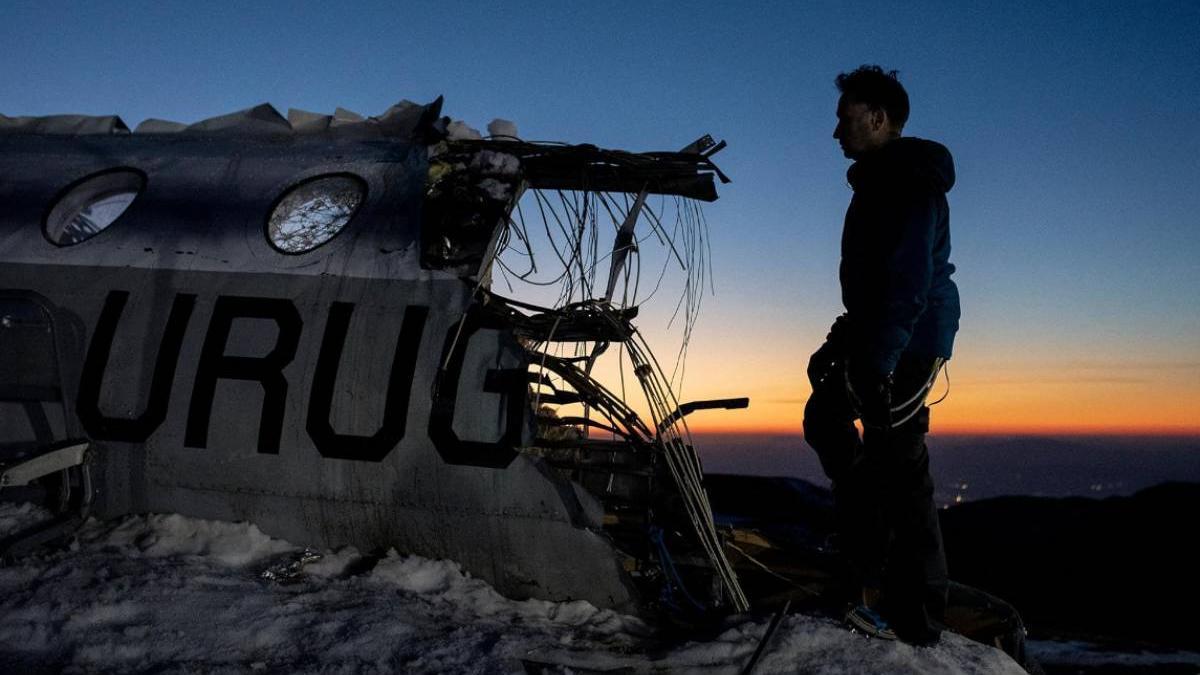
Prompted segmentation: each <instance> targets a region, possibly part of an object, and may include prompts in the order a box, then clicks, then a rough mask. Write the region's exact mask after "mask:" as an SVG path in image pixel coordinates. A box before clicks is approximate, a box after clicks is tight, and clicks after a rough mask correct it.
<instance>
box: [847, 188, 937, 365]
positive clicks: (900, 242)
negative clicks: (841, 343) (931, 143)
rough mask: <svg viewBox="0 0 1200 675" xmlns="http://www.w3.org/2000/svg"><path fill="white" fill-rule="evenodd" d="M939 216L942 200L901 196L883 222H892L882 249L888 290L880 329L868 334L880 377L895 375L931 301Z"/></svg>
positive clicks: (883, 277)
mask: <svg viewBox="0 0 1200 675" xmlns="http://www.w3.org/2000/svg"><path fill="white" fill-rule="evenodd" d="M938 210H939V199H938V195H936V194H935V193H932V192H927V191H915V192H913V191H903V192H902V193H900V194H894V195H892V198H891V199H889V200H888V204H887V209H886V211H885V212H884V214H885V217H886V218H887V219H888V220H889V221H890V222H889V223H888V224H887V227H886V228H885V230H884V231H885V232H887V233H888V234H890V235H891V236H889V237H887V238H886V239H885V241H884V242H882V243H883V246H884V251H883V261H884V264H885V265H886V270H883V274H881V275H880V277H879V278H880V279H881V280H882V281H883V282H884V284H885V286H884V288H882V289H879V290H880V293H881V294H882V297H881V298H880V299H881V301H882V302H881V306H880V309H881V310H882V311H881V312H880V313H879V314H878V315H877V317H876V319H877V321H878V322H879V324H878V325H875V326H870V327H869V328H868V330H867V336H868V338H867V343H866V345H865V346H866V348H867V354H866V355H865V356H866V357H867V361H868V363H869V364H870V365H871V366H872V367H873V368H874V370H875V372H876V374H877V375H884V374H886V373H891V372H892V371H894V370H895V369H896V364H897V363H898V362H899V361H900V353H901V352H903V351H904V348H905V347H907V346H908V342H909V340H910V339H911V338H912V334H913V329H914V327H915V326H916V324H917V320H918V319H919V318H920V317H921V313H922V312H924V311H925V305H926V302H927V300H928V297H929V288H930V285H931V284H932V281H933V245H934V230H935V227H936V225H937V219H938Z"/></svg>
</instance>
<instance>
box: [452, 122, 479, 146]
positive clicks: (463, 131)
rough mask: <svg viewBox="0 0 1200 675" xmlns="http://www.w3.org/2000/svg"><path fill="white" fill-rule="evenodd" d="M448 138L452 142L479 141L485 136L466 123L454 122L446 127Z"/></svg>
mask: <svg viewBox="0 0 1200 675" xmlns="http://www.w3.org/2000/svg"><path fill="white" fill-rule="evenodd" d="M446 137H447V138H449V139H450V140H452V141H478V140H480V139H482V138H483V135H482V134H480V133H479V131H478V130H477V129H474V128H472V127H471V125H469V124H467V123H466V122H463V121H462V120H453V121H451V122H450V123H449V124H447V125H446Z"/></svg>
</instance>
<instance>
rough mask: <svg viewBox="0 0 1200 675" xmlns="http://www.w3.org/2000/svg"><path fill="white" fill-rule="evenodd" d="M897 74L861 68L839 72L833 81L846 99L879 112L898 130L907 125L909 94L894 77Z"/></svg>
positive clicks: (877, 69)
mask: <svg viewBox="0 0 1200 675" xmlns="http://www.w3.org/2000/svg"><path fill="white" fill-rule="evenodd" d="M897 75H899V71H895V70H886V71H885V70H884V69H883V68H880V67H879V66H870V65H864V66H859V67H857V68H855V69H854V70H852V71H850V72H849V73H842V74H841V75H838V76H837V79H835V80H834V81H833V82H834V84H836V85H837V88H838V91H840V92H842V95H844V96H845V97H846V99H847V100H849V101H851V102H854V103H865V104H866V105H867V107H868V108H872V109H882V110H883V111H884V112H886V113H887V116H888V119H889V120H891V122H892V124H893V125H895V127H896V128H897V129H899V128H901V127H903V126H904V124H905V123H906V122H908V92H906V91H904V86H903V85H901V84H900V80H899V79H898V78H897V77H896V76H897Z"/></svg>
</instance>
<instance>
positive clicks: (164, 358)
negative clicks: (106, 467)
mask: <svg viewBox="0 0 1200 675" xmlns="http://www.w3.org/2000/svg"><path fill="white" fill-rule="evenodd" d="M128 301H129V292H128V291H110V292H109V293H108V297H106V298H105V299H104V308H103V309H102V310H101V311H100V318H99V320H97V321H96V330H95V332H94V333H93V334H92V341H91V343H90V344H89V345H88V351H87V357H86V358H85V359H84V363H83V373H82V374H81V377H80V380H79V395H78V397H77V398H76V400H75V410H76V412H77V413H78V414H79V421H80V423H82V424H83V428H84V430H86V431H87V433H88V436H89V437H91V438H94V439H97V440H107V441H125V442H128V443H141V442H144V441H145V440H146V439H148V438H150V435H151V434H153V433H154V431H155V430H156V429H158V427H159V425H161V424H162V423H163V420H165V419H166V418H167V405H168V403H169V402H170V400H171V385H172V384H173V383H174V381H175V367H176V365H177V364H178V362H179V350H180V347H181V346H182V345H183V336H184V333H185V332H186V331H187V326H188V320H189V319H190V318H191V316H192V309H194V307H195V305H196V296H195V295H190V294H184V293H181V294H178V295H176V296H175V301H174V302H173V303H171V314H170V315H169V316H168V317H167V325H166V328H165V329H163V336H162V341H161V342H159V345H158V356H157V357H155V361H154V375H153V377H152V379H151V381H150V393H149V396H148V397H147V400H146V409H145V410H144V411H142V414H141V415H138V416H137V417H135V418H133V419H125V418H120V417H108V416H106V415H105V414H104V413H102V412H100V389H101V385H102V384H103V382H104V373H105V371H106V370H107V369H108V360H109V355H110V354H111V353H112V345H113V339H114V338H115V337H116V333H117V323H118V322H119V321H120V319H121V313H122V311H123V310H124V309H125V303H126V302H128Z"/></svg>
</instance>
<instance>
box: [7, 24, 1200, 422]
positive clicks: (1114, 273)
mask: <svg viewBox="0 0 1200 675" xmlns="http://www.w3.org/2000/svg"><path fill="white" fill-rule="evenodd" d="M14 4H15V6H11V5H10V6H9V7H7V8H6V10H5V19H4V21H3V22H2V23H0V63H2V64H3V65H4V70H5V75H4V77H3V78H0V113H4V114H7V115H41V114H51V113H67V112H71V113H89V114H110V113H116V114H119V115H121V116H122V117H123V118H124V119H125V120H126V122H127V123H129V124H130V126H133V125H134V124H136V123H137V122H138V121H140V120H142V119H144V118H146V117H160V118H166V119H175V120H179V121H195V120H198V119H202V118H204V117H208V116H213V115H217V114H222V113H226V112H230V111H233V110H237V109H241V108H246V107H249V106H251V105H254V104H256V103H259V102H263V101H268V102H271V103H273V104H274V105H275V106H276V107H277V108H279V109H280V110H281V111H286V109H287V108H288V107H296V108H304V109H309V110H316V111H326V112H330V111H332V110H333V108H334V107H335V106H339V105H340V106H343V107H346V108H350V109H353V110H357V111H359V112H362V113H365V114H377V113H379V112H382V111H383V110H384V109H385V108H387V106H389V105H391V104H392V103H394V102H396V101H398V100H399V99H401V98H409V99H412V100H416V101H422V102H423V101H429V100H432V99H433V98H435V97H436V96H438V95H444V96H445V97H446V107H445V111H446V112H447V114H450V115H451V116H454V117H456V118H461V119H464V120H466V121H467V122H469V123H471V124H473V125H475V126H478V127H482V126H483V125H485V124H486V123H487V122H488V121H489V120H491V119H492V118H493V117H504V118H507V119H511V120H514V121H516V122H517V124H518V126H519V129H520V131H521V134H522V136H524V137H526V138H528V139H535V140H562V141H570V142H591V143H595V144H598V145H602V146H607V147H618V148H624V149H630V150H657V149H675V148H678V147H681V146H683V145H684V144H686V143H688V142H690V141H691V140H693V139H694V138H695V137H697V136H699V135H700V134H702V133H706V132H707V133H712V134H713V135H714V136H716V137H718V138H724V139H726V140H727V141H728V142H729V148H728V149H727V150H725V151H724V152H722V153H721V154H720V155H718V156H717V157H716V159H717V160H718V163H719V164H720V165H721V167H722V168H723V169H724V170H725V171H726V173H728V174H729V175H730V176H731V177H732V178H733V179H734V182H733V183H732V184H730V185H727V186H722V187H721V199H720V201H719V202H717V203H716V204H714V205H712V206H711V207H709V208H708V211H707V214H708V219H709V222H710V224H711V226H712V245H713V253H714V267H715V273H716V280H715V286H716V291H717V292H716V295H715V296H713V297H710V298H708V299H706V301H705V302H706V305H705V308H704V312H705V314H704V315H703V316H702V319H701V323H700V325H699V327H698V328H697V335H696V338H695V341H694V342H693V345H692V358H693V360H694V361H695V362H696V363H697V365H696V366H694V367H693V371H694V372H696V373H698V378H699V379H698V380H697V385H696V387H697V395H700V394H708V393H712V394H713V395H723V393H722V392H717V391H716V390H715V387H716V385H715V384H711V383H709V381H710V380H715V379H716V376H715V375H712V373H716V372H718V371H719V370H721V369H722V368H725V369H728V367H729V366H728V364H729V363H731V362H744V363H746V364H747V366H746V367H747V368H749V369H762V368H765V367H768V366H770V364H783V365H776V366H773V367H772V375H773V376H774V378H775V380H774V382H775V384H771V383H770V382H768V381H767V379H766V378H764V377H758V380H760V381H761V382H762V384H755V385H753V387H752V388H753V389H754V390H755V392H757V393H758V395H759V396H760V397H761V398H763V399H764V400H766V399H770V398H772V397H774V398H775V399H778V400H780V401H783V400H787V401H793V403H789V404H787V405H789V406H791V407H783V408H779V409H778V411H777V414H779V415H793V414H794V415H798V409H797V408H796V407H795V403H794V401H795V400H801V399H802V398H803V397H804V396H805V395H806V392H807V384H806V383H804V382H803V376H802V373H803V362H804V361H805V359H806V358H807V354H808V352H809V351H811V350H812V349H813V348H815V346H816V345H817V344H818V343H819V341H820V339H821V337H822V336H823V335H824V332H825V330H826V328H827V327H828V324H829V322H830V321H831V320H832V318H833V316H834V315H836V314H837V313H838V312H839V311H840V300H839V296H838V290H837V255H838V241H839V237H840V228H841V220H842V216H843V213H844V209H845V204H846V202H847V200H848V198H849V191H848V189H847V187H846V185H845V178H844V174H845V169H846V166H847V161H846V160H845V159H844V158H843V157H842V156H841V153H840V152H839V151H838V148H837V145H836V143H835V142H834V141H833V140H832V139H831V138H830V134H831V133H832V130H833V124H834V108H835V105H836V96H837V93H836V90H835V88H834V86H833V78H834V76H835V75H836V74H837V73H838V72H841V71H844V70H849V69H851V68H853V67H855V66H857V65H859V64H862V63H880V64H883V65H885V66H886V67H889V68H897V69H899V70H900V71H901V80H902V82H903V83H904V84H905V86H906V87H907V88H908V91H909V94H910V97H911V99H912V102H913V113H912V117H911V120H910V123H909V126H908V128H907V129H906V130H905V133H906V134H910V135H916V136H923V137H928V138H933V139H936V140H939V141H941V142H943V143H944V144H946V145H947V146H948V147H949V148H950V150H951V151H952V152H953V153H954V156H955V159H956V162H957V168H958V185H957V186H956V187H955V189H954V191H953V192H951V194H950V202H951V209H952V223H953V225H952V229H953V237H954V246H955V248H954V255H953V258H952V259H953V261H954V262H955V263H956V264H957V265H958V267H959V273H958V274H957V275H956V278H957V280H958V282H959V284H960V287H961V288H962V291H963V305H964V320H963V330H962V333H960V337H959V346H958V353H957V355H956V359H955V365H956V366H959V367H960V370H961V371H963V372H964V373H965V375H964V377H965V381H966V385H965V386H966V387H967V389H968V390H969V389H970V386H971V383H972V382H974V383H976V384H978V385H979V386H985V385H986V384H987V382H988V381H989V378H993V377H1001V378H1003V377H1011V378H1016V379H1025V380H1031V379H1036V378H1037V377H1040V376H1041V377H1047V378H1051V379H1053V378H1060V379H1061V378H1068V379H1069V378H1072V377H1076V378H1078V380H1079V381H1080V382H1086V381H1087V380H1088V379H1089V378H1091V379H1103V378H1104V377H1106V376H1107V375H1108V374H1110V372H1109V371H1112V370H1114V369H1116V370H1121V371H1122V372H1129V371H1131V370H1133V371H1137V372H1136V374H1135V378H1136V379H1139V380H1141V381H1142V382H1143V383H1144V384H1145V385H1146V386H1145V388H1144V389H1138V390H1114V391H1112V392H1109V393H1107V394H1105V400H1110V399H1111V400H1116V399H1119V398H1121V397H1122V396H1136V397H1138V398H1139V399H1144V398H1146V397H1147V396H1154V395H1156V392H1159V393H1161V392H1169V395H1170V396H1173V397H1174V398H1175V399H1179V398H1180V397H1182V398H1183V401H1182V405H1181V407H1180V406H1176V407H1175V408H1174V409H1173V410H1174V412H1171V413H1169V415H1168V418H1164V419H1163V420H1162V422H1163V424H1168V425H1175V426H1180V425H1183V426H1185V427H1186V426H1187V425H1188V424H1189V422H1188V419H1187V418H1188V417H1189V416H1191V415H1192V413H1195V417H1194V418H1193V421H1192V422H1190V424H1191V426H1192V427H1193V428H1195V429H1197V430H1200V385H1195V384H1192V385H1188V384H1186V382H1196V381H1200V378H1197V377H1196V376H1197V375H1200V169H1198V168H1197V167H1200V159H1198V158H1200V123H1198V122H1197V119H1198V117H1200V48H1197V45H1200V4H1197V3H1194V2H1177V3H1166V2H1127V3H1111V2H1066V3H954V2H930V3H900V2H897V3H887V2H878V3H877V2H872V3H855V4H849V3H846V4H843V3H815V2H813V3H809V2H796V3H790V2H789V3H782V2H781V3H737V2H709V3H665V2H659V3H631V2H629V3H626V2H598V3H576V2H545V3H503V4H501V3H496V4H475V3H454V2H437V3H394V4H393V3H361V4H356V5H354V6H353V9H350V8H343V7H340V6H334V4H333V3H316V2H313V3H303V2H299V3H286V4H285V3H253V4H252V3H172V2H162V3H126V2H122V3H115V2H98V3H91V4H87V5H85V4H83V3H74V4H66V3H53V2H43V3H20V4H16V3H14ZM668 304H670V303H668ZM665 314H669V307H668V308H667V311H666V312H665ZM656 316H657V315H654V314H650V315H649V316H648V317H647V318H646V321H648V322H651V323H652V322H654V321H656V320H659V319H661V320H662V322H665V318H663V317H658V318H656ZM750 344H754V345H758V348H757V349H756V353H755V354H752V355H749V356H747V355H745V354H743V353H742V351H741V350H744V349H745V347H746V345H750ZM738 359H742V361H738ZM704 373H710V375H709V376H708V379H706V377H705V376H704ZM997 373H999V375H997ZM1185 381H1186V382H1185ZM710 389H712V391H711V392H710ZM789 392H790V393H789ZM724 393H727V394H733V393H738V392H724ZM1056 395H1057V394H1056ZM967 398H968V400H967V403H968V404H970V405H968V406H967V408H964V409H962V410H961V411H960V412H959V413H958V415H957V417H955V416H954V415H951V417H953V418H954V419H958V418H963V419H967V418H970V417H971V415H976V416H981V415H990V414H992V413H988V412H987V410H988V409H987V407H986V405H983V404H982V403H979V401H976V403H971V398H970V392H969V391H968V393H967ZM979 400H980V401H981V400H982V399H979ZM1175 402H1176V403H1180V401H1178V400H1176V401H1175ZM948 403H949V402H948ZM976 404H977V405H976ZM781 405H782V404H781ZM972 405H975V407H971V406H972ZM1081 405H1082V404H1081ZM1114 405H1115V404H1114ZM1030 406H1032V407H1036V405H1035V403H1033V402H1031V403H1030ZM1031 409H1033V408H1031ZM1147 411H1148V412H1146V413H1144V415H1143V416H1145V415H1153V414H1154V413H1153V412H1152V411H1153V408H1151V407H1148V408H1147ZM1010 412H1011V411H1010ZM995 414H997V415H999V413H995ZM1030 414H1032V413H1030ZM1055 414H1056V415H1059V416H1060V417H1061V416H1062V415H1063V414H1064V413H1061V412H1058V413H1055ZM1077 421H1079V422H1080V423H1082V422H1083V421H1084V420H1083V417H1081V418H1080V420H1077ZM1153 422H1154V420H1151V419H1147V420H1146V423H1147V425H1148V426H1147V428H1149V427H1151V426H1154V425H1153ZM1130 423H1132V422H1130ZM963 424H966V426H970V425H969V424H968V423H966V422H963Z"/></svg>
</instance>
